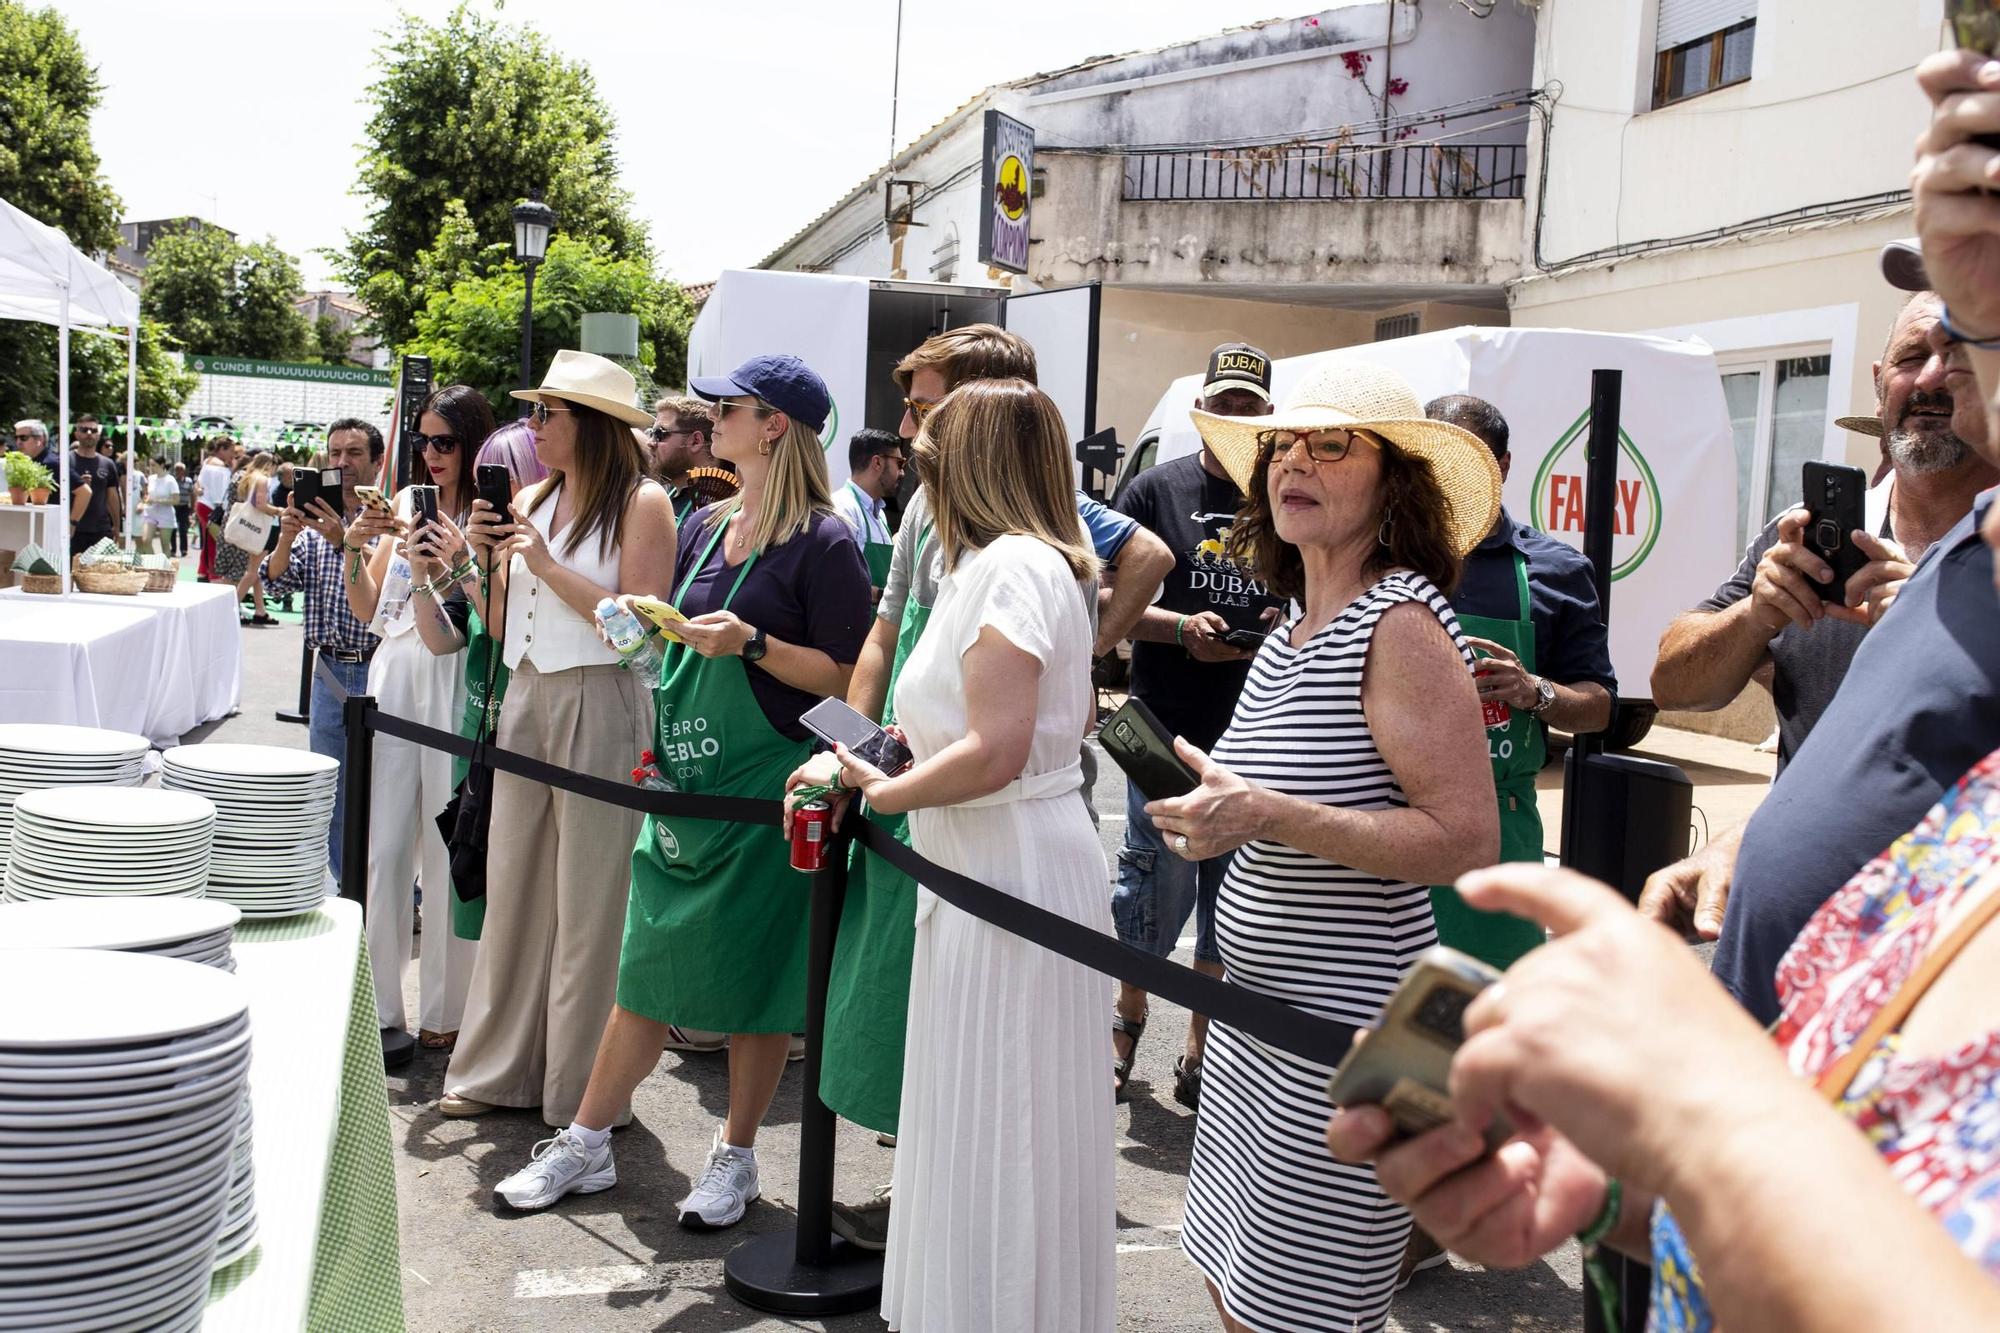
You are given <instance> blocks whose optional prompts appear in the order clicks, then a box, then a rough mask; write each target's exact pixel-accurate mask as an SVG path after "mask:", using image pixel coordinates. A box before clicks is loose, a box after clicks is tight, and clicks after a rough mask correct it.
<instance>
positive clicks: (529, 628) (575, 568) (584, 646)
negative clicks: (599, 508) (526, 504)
mask: <svg viewBox="0 0 2000 1333" xmlns="http://www.w3.org/2000/svg"><path fill="white" fill-rule="evenodd" d="M560 502H561V501H560V497H555V498H551V499H549V500H546V501H544V502H543V503H542V504H541V506H540V507H538V508H537V509H536V510H535V512H534V513H532V514H530V515H529V516H528V521H529V522H530V523H532V524H534V525H535V531H537V532H539V533H541V534H542V540H544V541H546V542H547V543H548V544H549V553H550V554H551V555H553V556H554V557H555V560H556V563H557V564H559V565H561V566H562V567H563V568H564V569H567V570H569V571H570V572H571V573H574V574H580V575H582V576H583V577H584V578H586V579H589V580H590V581H591V582H592V583H595V584H596V585H597V586H598V587H600V588H603V589H605V590H606V591H608V592H614V593H615V592H617V591H618V563H619V562H618V557H619V550H618V547H616V546H615V545H614V546H612V547H610V549H609V550H607V551H604V552H603V553H602V554H600V553H599V549H598V544H597V538H596V536H594V535H593V536H590V537H586V538H584V539H583V540H582V541H581V542H579V543H577V547H576V550H574V551H572V552H569V553H568V554H564V552H563V543H562V542H560V541H557V540H556V539H555V538H554V537H552V536H550V534H549V525H550V524H552V523H554V522H555V512H556V506H557V505H558V504H559V503H560ZM570 521H571V522H572V523H574V522H576V521H577V520H576V519H574V518H572V519H571V520H570ZM503 660H504V661H505V662H506V663H507V669H508V670H509V671H514V670H518V669H519V667H520V665H521V663H522V662H531V663H533V664H534V667H535V670H537V671H539V672H541V673H542V674H543V675H547V674H548V673H550V672H552V671H567V670H569V669H570V668H571V667H580V666H615V665H617V663H618V654H617V653H615V652H613V651H612V650H611V648H610V647H609V646H608V645H607V644H606V643H605V642H604V640H602V639H600V638H598V637H597V622H596V621H595V620H594V619H592V618H591V617H589V616H580V615H578V614H577V613H576V610H575V608H573V607H571V606H570V604H569V603H568V602H565V601H564V600H563V599H562V598H561V597H559V596H557V595H556V592H555V590H554V589H553V588H550V587H549V586H548V585H547V584H545V583H543V582H542V581H541V580H540V579H538V578H536V577H535V576H534V575H533V574H530V573H529V572H528V565H527V562H526V561H525V560H523V559H522V558H521V557H520V556H518V555H516V556H515V557H514V560H513V563H512V564H510V565H509V566H508V567H507V643H506V652H505V654H504V655H503Z"/></svg>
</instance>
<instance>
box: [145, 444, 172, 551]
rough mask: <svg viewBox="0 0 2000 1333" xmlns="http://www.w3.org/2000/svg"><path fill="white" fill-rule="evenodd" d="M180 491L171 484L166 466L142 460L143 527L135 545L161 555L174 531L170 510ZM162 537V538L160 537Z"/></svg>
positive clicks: (158, 462) (159, 459) (162, 460)
mask: <svg viewBox="0 0 2000 1333" xmlns="http://www.w3.org/2000/svg"><path fill="white" fill-rule="evenodd" d="M180 499H181V488H180V487H179V486H177V485H175V484H174V475H173V473H171V472H169V471H167V462H166V460H165V459H163V458H159V457H154V458H149V459H147V460H146V527H145V531H144V534H143V535H142V536H141V537H140V539H139V545H140V546H141V547H142V548H144V547H150V548H151V549H152V550H153V552H154V554H156V555H165V554H166V553H167V542H168V540H170V539H171V538H172V536H173V531H174V506H175V505H177V504H179V503H180ZM162 533H164V534H166V537H165V538H163V537H162V536H161V534H162Z"/></svg>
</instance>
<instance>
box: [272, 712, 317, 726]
mask: <svg viewBox="0 0 2000 1333" xmlns="http://www.w3.org/2000/svg"><path fill="white" fill-rule="evenodd" d="M276 716H277V719H278V721H280V722H290V723H293V724H295V725H297V726H301V727H303V726H305V725H306V724H307V723H308V722H310V721H312V719H311V718H309V717H307V716H306V715H305V714H304V713H287V712H283V711H280V712H279V713H278V714H277V715H276Z"/></svg>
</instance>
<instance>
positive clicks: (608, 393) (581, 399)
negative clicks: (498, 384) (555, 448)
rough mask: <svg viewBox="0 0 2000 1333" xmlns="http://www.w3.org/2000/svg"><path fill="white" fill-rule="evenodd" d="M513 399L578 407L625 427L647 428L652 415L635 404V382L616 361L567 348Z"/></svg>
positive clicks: (636, 397)
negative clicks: (593, 410) (534, 384)
mask: <svg viewBox="0 0 2000 1333" xmlns="http://www.w3.org/2000/svg"><path fill="white" fill-rule="evenodd" d="M513 396H514V397H516V398H521V399H525V400H526V401H528V402H531V403H538V402H540V401H541V400H542V399H544V398H555V399H558V400H560V401H563V402H569V403H581V404H583V405H584V406H585V407H594V408H596V409H597V410H598V411H600V412H607V413H609V414H610V415H612V416H614V417H617V418H618V419H619V420H620V421H622V422H624V423H625V424H626V425H628V426H650V425H652V424H653V414H652V413H651V412H648V411H646V410H645V409H643V408H641V407H640V406H639V405H638V404H639V381H637V380H635V379H633V378H632V372H631V371H629V370H627V369H625V367H623V366H621V365H619V364H618V363H617V362H616V361H608V360H606V359H605V358H604V357H601V356H597V355H595V354H593V353H591V352H574V351H571V350H570V349H568V348H564V349H563V350H562V351H560V352H557V353H556V359H555V360H554V361H552V362H550V363H549V373H548V374H546V375H544V376H542V382H541V385H540V386H539V387H537V388H533V389H516V390H514V393H513Z"/></svg>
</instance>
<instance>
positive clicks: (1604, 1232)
mask: <svg viewBox="0 0 2000 1333" xmlns="http://www.w3.org/2000/svg"><path fill="white" fill-rule="evenodd" d="M1624 1207H1625V1186H1624V1185H1623V1184H1622V1183H1620V1182H1619V1181H1618V1180H1617V1179H1616V1178H1615V1177H1614V1178H1613V1179H1611V1180H1610V1181H1608V1182H1606V1184H1605V1187H1604V1207H1603V1208H1602V1209H1601V1210H1600V1211H1599V1212H1598V1214H1597V1220H1596V1221H1594V1222H1592V1223H1591V1224H1590V1225H1589V1226H1587V1227H1585V1228H1584V1229H1583V1230H1582V1231H1580V1232H1578V1233H1577V1236H1576V1243H1577V1245H1578V1246H1579V1247H1581V1248H1582V1250H1583V1272H1584V1276H1585V1277H1586V1278H1587V1279H1588V1280H1589V1282H1590V1289H1591V1290H1592V1291H1594V1292H1596V1293H1597V1302H1598V1306H1599V1308H1600V1310H1601V1311H1602V1312H1603V1315H1604V1327H1606V1328H1608V1329H1614V1328H1617V1327H1619V1320H1618V1284H1617V1283H1616V1282H1614V1281H1612V1278H1611V1268H1610V1265H1608V1264H1606V1263H1605V1262H1604V1251H1603V1243H1604V1238H1605V1237H1606V1236H1608V1235H1610V1234H1611V1229H1612V1228H1613V1227H1615V1226H1617V1225H1618V1215H1619V1214H1620V1213H1621V1212H1622V1211H1624Z"/></svg>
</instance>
